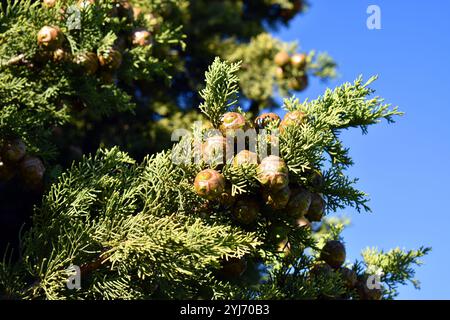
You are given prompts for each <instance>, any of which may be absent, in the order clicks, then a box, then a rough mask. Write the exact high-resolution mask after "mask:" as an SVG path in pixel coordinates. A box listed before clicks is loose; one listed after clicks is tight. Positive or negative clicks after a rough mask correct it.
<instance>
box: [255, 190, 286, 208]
mask: <svg viewBox="0 0 450 320" xmlns="http://www.w3.org/2000/svg"><path fill="white" fill-rule="evenodd" d="M262 196H263V199H264V201H265V204H266V205H267V206H269V207H270V208H272V209H273V210H281V209H284V208H285V207H286V205H287V204H288V202H289V197H290V196H291V190H290V188H289V186H286V187H284V188H283V189H281V190H278V191H270V190H263V191H262Z"/></svg>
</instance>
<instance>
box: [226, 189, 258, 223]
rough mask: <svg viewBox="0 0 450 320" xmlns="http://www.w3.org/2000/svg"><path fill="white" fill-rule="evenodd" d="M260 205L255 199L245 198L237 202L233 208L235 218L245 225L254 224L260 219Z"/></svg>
mask: <svg viewBox="0 0 450 320" xmlns="http://www.w3.org/2000/svg"><path fill="white" fill-rule="evenodd" d="M258 213H259V204H258V201H256V200H255V199H254V198H253V197H249V196H243V197H241V198H239V199H238V200H236V203H235V204H234V207H233V211H232V214H233V218H234V219H235V220H236V221H237V222H239V223H241V224H244V225H249V224H252V223H254V222H255V221H256V219H257V218H258Z"/></svg>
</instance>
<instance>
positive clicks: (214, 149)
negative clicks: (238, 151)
mask: <svg viewBox="0 0 450 320" xmlns="http://www.w3.org/2000/svg"><path fill="white" fill-rule="evenodd" d="M230 148H231V146H230V144H229V143H228V141H227V139H226V138H224V137H223V136H212V137H209V138H207V139H206V141H205V142H204V143H203V144H202V147H201V149H202V150H201V153H202V159H203V161H205V162H206V163H209V164H212V163H215V164H224V163H226V162H227V160H228V159H227V150H230Z"/></svg>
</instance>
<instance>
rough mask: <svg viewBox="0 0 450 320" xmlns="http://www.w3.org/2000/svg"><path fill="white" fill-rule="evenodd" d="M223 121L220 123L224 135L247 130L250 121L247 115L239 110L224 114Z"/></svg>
mask: <svg viewBox="0 0 450 320" xmlns="http://www.w3.org/2000/svg"><path fill="white" fill-rule="evenodd" d="M221 120H222V123H221V124H220V127H219V129H220V131H221V132H222V134H223V135H224V136H226V135H231V136H233V135H234V134H235V131H236V130H239V129H241V130H243V131H245V130H247V129H248V123H247V120H246V119H245V117H244V116H243V115H242V114H240V113H238V112H227V113H225V114H224V115H223V116H222V119H221Z"/></svg>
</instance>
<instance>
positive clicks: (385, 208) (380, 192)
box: [276, 0, 450, 299]
mask: <svg viewBox="0 0 450 320" xmlns="http://www.w3.org/2000/svg"><path fill="white" fill-rule="evenodd" d="M310 2H311V7H310V10H309V11H308V12H306V13H304V14H303V15H300V16H299V17H297V18H296V19H295V20H294V21H293V22H292V24H291V26H290V27H289V28H288V29H283V30H280V31H279V32H278V33H276V36H278V37H280V38H281V39H283V40H285V41H293V40H298V41H299V44H300V46H301V48H302V49H304V50H310V49H317V50H319V51H326V52H328V53H329V54H330V55H331V56H332V57H333V58H334V59H335V60H336V61H337V62H338V64H339V73H340V77H339V78H338V79H336V80H333V81H330V82H329V83H321V82H320V81H319V80H316V79H313V80H312V81H311V84H310V86H309V88H308V89H307V90H306V91H305V92H302V93H300V94H298V97H299V98H300V99H305V98H307V97H309V98H315V97H317V96H318V95H320V94H321V93H322V92H323V91H324V90H325V88H326V87H327V86H329V87H335V86H337V85H339V84H341V83H343V82H345V81H353V80H354V79H355V78H356V77H357V76H358V75H359V74H362V75H363V76H364V78H365V79H367V78H369V76H371V75H374V74H378V75H379V80H377V81H376V82H375V83H374V84H372V87H373V88H375V89H376V90H377V95H380V96H382V97H384V98H385V99H386V102H388V103H392V104H394V105H398V106H399V108H400V109H401V111H404V112H405V116H403V117H401V118H398V120H397V122H396V123H395V124H392V125H387V124H385V123H383V124H380V125H375V126H372V127H371V128H370V129H369V134H368V135H365V136H363V135H362V134H361V132H360V130H358V129H354V130H350V131H348V132H345V133H344V134H343V135H342V138H343V140H344V142H345V143H346V145H347V146H349V147H350V148H351V155H352V156H353V159H354V161H355V165H354V166H353V167H352V168H351V169H350V171H349V174H350V175H351V176H354V177H359V178H360V182H359V184H358V187H359V188H360V189H362V190H364V191H365V192H367V193H369V195H370V198H371V202H370V205H371V208H372V210H373V213H371V214H367V213H362V214H358V213H357V212H355V211H354V210H350V209H349V210H345V211H344V213H345V214H346V215H347V216H349V217H350V218H351V219H352V225H351V226H350V227H349V228H348V229H347V230H346V231H345V232H344V234H343V235H344V238H345V241H346V244H347V254H348V258H349V259H350V260H354V259H355V258H357V257H359V256H360V252H361V250H362V249H363V248H365V247H366V246H377V247H378V248H381V249H385V250H388V249H390V248H394V247H397V246H399V247H401V248H407V249H412V248H418V247H419V246H421V245H426V246H431V247H432V248H433V251H432V252H431V253H430V255H429V256H426V257H425V258H424V263H425V264H424V265H423V266H421V267H419V268H418V269H417V274H416V275H417V278H418V279H419V280H420V281H421V286H422V289H421V290H415V289H414V288H413V287H412V286H407V287H401V288H400V296H399V299H450V268H449V265H450V230H449V228H450V207H449V205H448V204H447V203H446V202H445V201H444V200H445V199H447V197H448V196H450V195H449V192H450V188H449V183H450V169H449V166H448V164H449V163H450V141H449V140H450V98H449V97H448V96H447V94H448V93H449V91H450V41H449V40H450V19H449V18H448V14H449V12H450V1H444V0H431V1H427V2H423V1H402V0H385V1H383V0H374V1H364V0H346V1H319V0H310ZM372 4H375V5H378V6H379V7H380V9H381V27H382V29H381V30H369V29H367V27H366V20H367V17H368V16H369V15H368V14H367V13H366V9H367V7H368V6H369V5H372Z"/></svg>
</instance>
